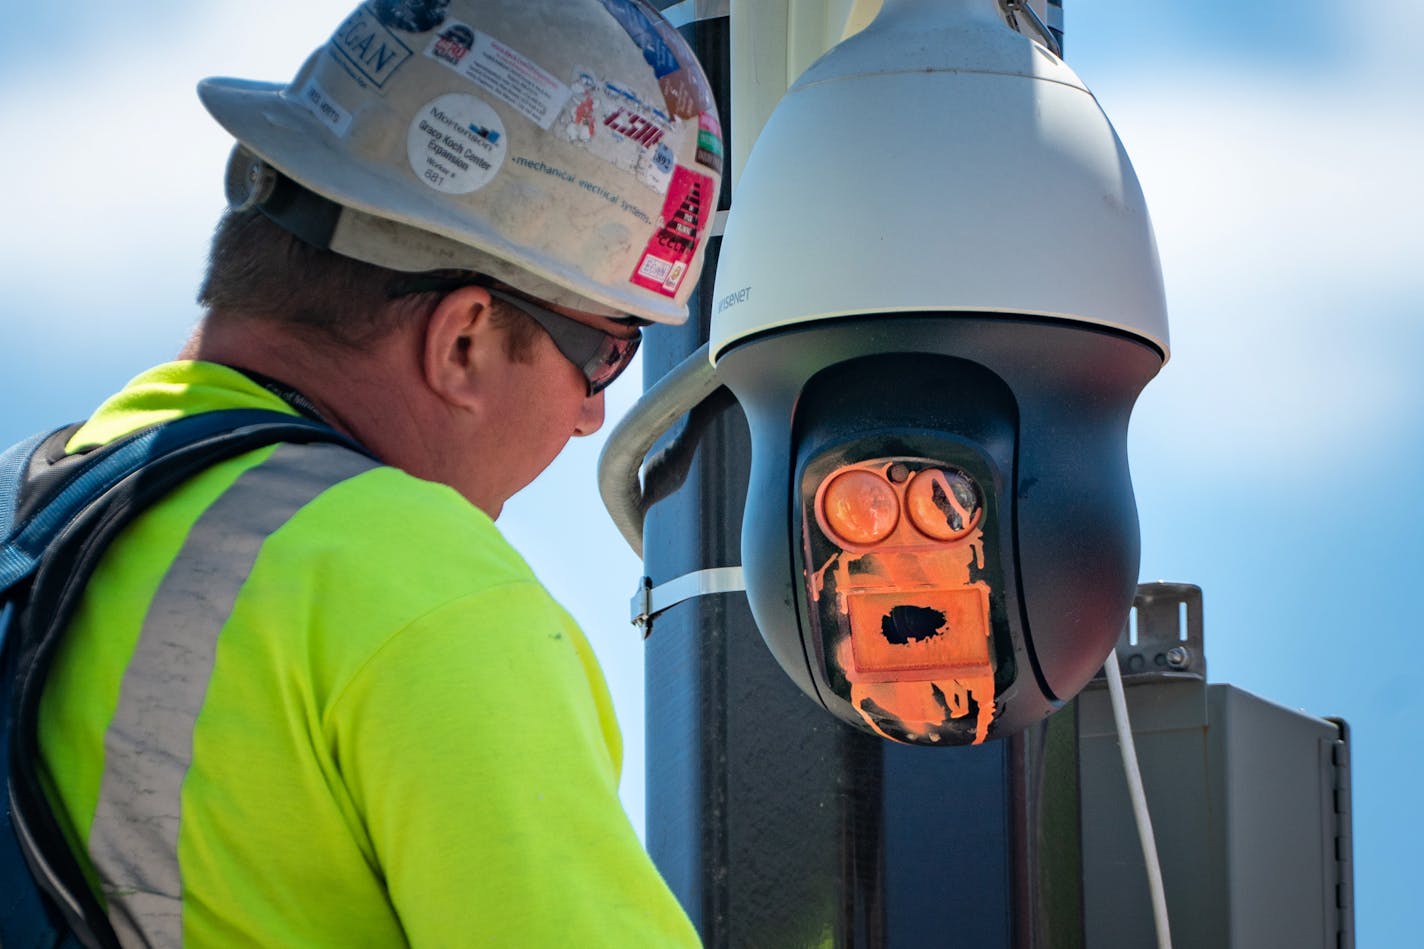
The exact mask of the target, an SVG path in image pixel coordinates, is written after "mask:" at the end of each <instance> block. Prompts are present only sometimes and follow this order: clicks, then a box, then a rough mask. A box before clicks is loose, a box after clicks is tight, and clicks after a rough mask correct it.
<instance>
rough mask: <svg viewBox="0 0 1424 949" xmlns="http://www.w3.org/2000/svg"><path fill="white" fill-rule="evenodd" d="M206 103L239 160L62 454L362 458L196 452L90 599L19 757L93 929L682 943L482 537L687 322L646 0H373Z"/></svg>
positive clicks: (695, 179)
mask: <svg viewBox="0 0 1424 949" xmlns="http://www.w3.org/2000/svg"><path fill="white" fill-rule="evenodd" d="M199 94H200V96H201V98H202V100H203V102H204V104H205V105H206V107H207V108H208V110H209V111H210V112H211V113H212V114H213V116H214V117H215V118H216V119H217V120H218V121H219V122H220V123H221V124H222V125H223V126H224V127H225V128H226V129H227V130H228V131H229V132H231V133H232V134H233V136H234V137H235V138H236V139H237V142H238V144H237V147H236V148H235V150H234V152H233V156H232V159H231V163H230V165H229V168H228V177H227V190H228V197H229V208H228V210H227V211H226V212H225V214H224V216H223V218H222V220H221V221H220V223H219V224H218V227H217V231H216V235H215V237H214V240H213V245H212V251H211V255H210V262H209V267H208V271H207V274H206V277H205V279H204V282H203V284H202V287H201V290H200V293H199V301H200V302H201V303H202V304H203V306H204V316H203V318H202V320H201V322H200V324H199V325H198V327H197V329H196V331H195V333H194V334H193V337H192V338H191V340H190V341H189V342H188V344H187V346H186V347H185V348H184V349H183V351H182V353H181V355H180V357H179V359H178V361H175V362H172V363H168V364H165V365H161V366H158V367H155V368H153V369H150V370H148V371H147V372H144V373H143V374H141V375H139V376H138V377H137V378H136V379H134V380H133V381H132V382H131V383H130V384H129V385H128V386H127V387H126V388H125V389H123V390H122V391H121V392H119V393H118V394H116V395H114V396H113V397H112V398H110V399H109V400H108V401H106V402H105V403H104V404H103V405H102V406H101V407H100V408H99V409H98V410H97V411H96V412H95V414H94V415H93V416H92V417H91V418H90V419H89V420H88V422H87V424H85V425H84V426H83V427H82V428H81V429H80V430H79V431H78V432H77V433H76V434H75V435H74V437H73V438H72V439H71V440H70V441H69V443H68V445H67V446H66V448H67V450H68V451H70V452H76V451H81V450H84V449H85V448H86V447H89V446H94V445H99V444H105V443H107V442H109V441H111V440H113V439H115V438H118V437H120V436H122V435H124V434H126V433H128V432H131V431H134V430H137V429H139V428H141V427H143V426H145V425H147V424H150V423H153V422H156V421H160V420H165V419H170V418H174V417H179V416H184V415H190V414H194V413H200V412H206V411H210V410H214V409H221V408H236V407H254V408H258V407H260V408H271V409H277V410H280V411H285V412H289V413H292V414H302V415H307V416H311V417H313V418H317V419H321V420H324V421H325V422H327V423H329V424H330V425H331V426H333V427H334V428H336V429H338V430H339V431H341V432H343V433H345V434H347V435H349V436H350V437H351V438H353V439H354V440H356V441H357V442H359V443H360V444H361V445H362V446H364V447H365V448H366V449H368V450H369V451H370V452H371V453H372V454H373V455H374V456H375V457H376V458H379V459H380V463H378V462H376V461H373V460H372V459H370V458H368V457H366V456H364V455H362V454H360V453H357V452H355V451H352V450H350V449H348V448H345V447H342V446H339V445H334V444H313V445H297V444H281V445H277V446H274V447H269V448H266V449H262V450H259V451H254V452H250V453H248V454H245V455H241V456H239V457H237V458H235V459H233V460H230V461H225V462H221V463H218V464H216V465H215V466H213V467H211V468H209V469H207V470H206V471H204V472H203V473H202V474H200V475H198V476H197V477H195V478H193V479H191V480H189V481H187V482H185V483H183V484H182V485H180V486H178V487H177V488H176V489H174V490H172V491H171V492H170V493H168V494H167V495H166V496H164V498H163V499H162V500H161V501H159V502H158V503H157V504H156V505H154V506H153V507H151V508H149V509H148V510H147V511H146V512H145V513H143V514H142V515H141V516H140V517H139V518H138V519H137V520H136V521H135V522H134V523H133V524H132V525H131V526H130V527H129V528H127V529H126V530H125V531H124V532H123V533H122V534H121V535H120V536H119V537H118V539H117V540H116V541H115V543H114V544H113V546H112V547H111V548H110V549H109V550H108V552H107V553H106V554H105V556H104V558H103V560H102V561H101V562H100V563H99V565H98V567H97V569H96V570H95V572H94V573H93V575H92V577H91V578H90V579H89V581H88V583H87V586H86V587H85V588H84V592H83V596H82V600H81V601H80V604H79V607H78V610H77V612H76V613H75V619H74V621H73V622H72V624H71V626H70V628H69V630H68V631H67V633H66V635H65V637H64V641H63V643H62V645H61V646H60V647H59V652H58V654H57V657H56V659H55V661H54V665H53V667H52V671H51V674H50V677H49V680H48V684H47V685H46V687H45V691H44V694H43V699H42V702H41V706H40V714H39V738H40V748H41V753H42V754H41V758H42V762H41V766H42V772H43V776H44V779H45V783H46V787H47V789H48V791H49V797H50V801H51V804H52V807H53V810H54V811H55V813H56V814H57V816H58V820H59V823H60V825H61V827H62V829H63V831H64V834H65V836H66V837H67V838H68V842H69V844H70V846H71V848H72V849H73V850H74V852H75V853H76V854H77V855H78V857H79V861H80V863H81V865H82V868H83V871H84V874H85V876H86V877H87V879H88V881H89V883H90V885H91V889H92V891H93V893H94V894H96V895H97V896H98V897H99V898H100V900H101V901H102V905H103V907H104V909H105V911H106V914H107V919H108V922H109V923H110V924H111V925H112V927H113V930H114V933H115V934H116V935H117V938H118V941H119V942H121V943H122V944H124V945H139V944H151V945H164V946H172V945H179V944H182V943H185V942H186V943H190V944H193V945H227V944H246V945H264V946H306V945H313V946H315V945H333V946H335V945H343V946H346V945H401V944H412V945H437V946H448V945H466V944H470V945H491V946H510V947H514V946H519V947H523V946H550V945H560V946H564V945H569V946H580V947H584V946H599V945H607V946H620V947H626V946H664V945H695V944H696V943H697V936H696V933H695V931H694V930H693V928H692V926H691V924H690V922H689V921H688V919H687V917H686V916H685V915H684V913H683V911H682V910H681V908H680V907H679V906H678V904H677V902H676V900H675V899H674V898H673V896H672V894H671V893H670V891H669V890H668V888H667V887H666V885H665V884H664V883H663V881H662V880H661V878H660V877H659V876H658V873H657V871H656V869H655V868H654V867H653V865H652V863H651V861H650V860H649V858H648V856H647V854H646V853H645V852H644V851H643V849H642V847H641V845H640V844H639V842H638V840H637V838H636V836H635V834H634V831H633V829H632V827H631V826H630V824H629V821H628V819H627V816H626V815H625V814H624V812H623V811H622V808H621V805H620V803H619V799H618V796H617V782H618V771H619V759H620V738H619V734H618V729H617V724H616V722H615V720H614V716H613V709H612V706H611V704H610V700H609V696H608V693H607V690H606V687H605V684H604V681H603V679H602V676H601V673H600V672H599V669H598V666H597V663H596V661H595V659H594V657H593V655H592V653H591V652H590V650H589V647H588V644H587V642H586V641H585V639H584V637H583V635H582V634H581V633H580V631H579V629H578V628H577V626H576V625H575V623H574V622H573V620H572V619H571V618H570V617H569V616H568V614H567V613H565V612H564V610H563V609H561V608H560V607H559V606H558V605H557V604H556V603H554V602H553V600H552V599H551V598H550V596H549V594H548V593H547V592H546V591H545V590H544V588H543V587H542V586H540V584H539V582H538V580H537V579H536V578H535V576H534V574H533V573H532V572H531V570H530V568H529V567H528V566H527V565H526V564H525V563H524V562H523V561H522V560H521V559H520V557H519V556H518V554H516V553H515V552H514V550H512V549H511V548H510V547H509V546H508V544H507V543H506V542H505V541H504V540H503V539H502V538H501V536H500V534H499V532H498V531H497V530H496V528H495V526H494V524H493V519H494V518H496V517H497V516H498V514H499V512H500V508H501V506H502V505H503V504H504V502H505V500H506V499H508V498H509V497H510V496H511V495H512V494H514V493H515V492H516V491H518V490H519V489H521V488H522V487H524V486H525V485H526V484H528V483H529V482H530V481H531V480H532V479H533V478H534V477H535V476H536V475H538V474H539V472H540V471H542V470H543V469H544V468H545V466H547V465H548V464H549V463H550V461H552V459H553V458H554V457H555V455H557V454H558V452H559V451H560V450H561V449H562V448H563V446H564V444H565V443H566V442H567V441H568V439H569V438H570V437H572V436H575V435H586V434H589V433H591V432H593V431H595V430H596V429H597V428H598V427H599V426H600V424H601V423H602V421H603V412H604V408H603V395H602V389H603V387H604V386H606V385H608V384H609V383H610V382H611V381H612V380H613V379H614V378H615V377H616V376H617V375H618V374H619V373H620V372H621V371H622V370H623V369H624V368H626V366H627V365H628V362H629V360H630V359H631V358H632V355H633V353H634V351H635V349H636V348H637V345H638V340H639V333H640V330H639V327H640V326H642V325H646V324H649V323H678V322H680V321H682V320H684V319H685V318H686V301H687V298H688V295H689V294H690V292H691V290H692V287H693V286H694V284H695V283H696V280H697V276H698V273H699V271H700V268H701V265H702V256H703V252H704V250H705V246H706V233H707V227H708V226H709V223H710V215H711V213H712V204H713V202H714V201H715V196H716V194H717V188H718V183H719V180H720V172H721V139H720V126H719V124H718V121H717V116H716V110H715V105H714V103H713V101H712V98H711V95H710V93H709V92H708V87H707V82H706V79H705V77H704V76H703V74H702V72H701V70H700V68H699V66H698V65H697V63H696V61H695V60H694V58H693V57H692V55H691V53H690V52H689V51H688V49H687V47H686V46H685V44H684V43H683V42H682V40H681V39H680V38H679V37H678V35H677V34H676V32H675V31H673V30H672V29H671V28H670V27H669V26H668V25H667V24H666V23H665V22H664V21H662V20H661V18H660V17H659V16H658V15H657V14H656V13H654V12H652V11H651V9H650V8H648V7H647V6H646V5H645V4H644V3H643V2H642V0H579V2H574V0H448V2H446V0H372V2H369V3H366V4H364V5H363V6H361V7H359V8H358V9H357V10H355V11H354V12H353V13H352V14H351V15H350V16H349V17H348V18H347V19H346V20H345V21H344V22H342V23H341V24H340V26H339V27H338V28H337V29H336V32H335V33H334V34H333V36H332V38H331V40H330V42H329V43H327V44H326V45H325V46H323V47H322V48H321V49H319V50H317V51H316V52H315V53H314V54H313V55H312V56H311V58H310V59H308V60H307V62H306V63H305V65H303V66H302V68H301V70H300V71H299V72H298V74H297V76H296V78H295V79H293V80H292V82H291V83H290V84H287V85H286V86H280V85H273V84H264V83H254V82H245V81H237V80H226V79H214V80H207V81H205V82H204V83H203V84H202V85H201V86H200V88H199ZM570 555H571V556H578V557H588V556H596V555H597V554H596V552H594V551H589V550H584V549H580V548H579V546H578V543H577V539H576V538H570Z"/></svg>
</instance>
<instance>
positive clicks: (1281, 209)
mask: <svg viewBox="0 0 1424 949" xmlns="http://www.w3.org/2000/svg"><path fill="white" fill-rule="evenodd" d="M1397 66H1398V67H1405V66H1407V63H1405V62H1403V61H1400V62H1398V63H1397ZM1409 81H1414V80H1412V78H1411V79H1410V80H1409ZM1123 83H1124V84H1123V86H1122V87H1121V88H1116V87H1112V84H1111V82H1110V83H1109V89H1108V92H1107V93H1106V94H1104V92H1103V90H1102V89H1101V88H1100V89H1099V94H1100V96H1102V97H1103V98H1104V100H1105V107H1106V108H1107V110H1108V111H1109V114H1110V116H1111V118H1112V120H1113V122H1114V123H1115V125H1116V126H1117V127H1118V129H1119V132H1120V134H1121V135H1122V138H1123V140H1124V141H1125V143H1126V145H1127V147H1128V151H1129V152H1130V154H1131V155H1132V158H1133V162H1134V164H1135V166H1136V168H1137V170H1138V174H1139V177H1140V178H1141V180H1142V182H1143V187H1144V191H1145V192H1146V194H1147V198H1148V204H1149V207H1150V209H1151V212H1152V216H1153V222H1154V225H1155V227H1156V231H1157V235H1158V243H1159V248H1160V251H1161V254H1162V261H1163V269H1164V275H1165V280H1166V284H1167V291H1168V303H1169V308H1170V315H1171V322H1172V335H1173V342H1174V358H1173V362H1172V363H1171V364H1169V365H1168V367H1167V368H1166V370H1165V372H1164V374H1163V376H1162V377H1161V378H1159V379H1158V380H1157V381H1155V382H1154V383H1152V385H1151V386H1150V387H1149V389H1148V391H1147V393H1146V394H1145V395H1144V397H1143V400H1142V405H1141V407H1140V409H1139V414H1138V418H1137V424H1136V431H1135V436H1134V438H1135V446H1136V447H1137V448H1138V449H1139V450H1141V451H1146V452H1148V453H1150V454H1151V455H1153V456H1157V457H1161V456H1163V455H1166V456H1168V457H1171V458H1172V459H1173V460H1175V461H1178V462H1180V461H1183V460H1185V459H1186V457H1187V456H1190V458H1191V460H1192V463H1193V464H1195V465H1198V466H1200V465H1207V466H1212V465H1215V464H1221V465H1225V466H1229V467H1231V468H1232V469H1235V470H1238V471H1241V470H1245V471H1251V470H1252V469H1256V470H1259V469H1269V470H1275V471H1282V470H1288V469H1290V468H1292V467H1298V466H1301V465H1306V464H1309V463H1312V462H1319V461H1323V460H1326V459H1328V458H1329V457H1330V455H1331V452H1333V451H1335V450H1337V448H1336V446H1337V445H1338V434H1339V433H1340V432H1341V431H1349V432H1351V433H1352V436H1353V437H1356V438H1359V439H1363V440H1378V441H1380V442H1384V441H1386V440H1387V439H1389V438H1390V437H1391V436H1396V437H1397V434H1398V431H1399V429H1400V427H1401V425H1404V426H1410V425H1412V426H1414V427H1415V428H1417V427H1418V426H1419V425H1420V424H1421V420H1424V382H1421V381H1420V378H1419V376H1418V373H1417V371H1416V370H1415V367H1414V365H1413V358H1412V357H1411V356H1408V355H1406V354H1407V353H1408V352H1410V351H1417V350H1418V347H1419V345H1420V344H1421V343H1424V331H1421V329H1420V328H1419V320H1418V316H1419V304H1418V303H1417V301H1419V300H1420V299H1424V270H1421V267H1420V263H1421V261H1424V240H1421V237H1420V234H1419V225H1418V221H1419V219H1420V217H1421V216H1424V180H1421V177H1420V176H1419V175H1418V174H1417V173H1415V172H1414V171H1413V169H1414V168H1415V167H1416V166H1417V164H1418V156H1419V155H1420V154H1424V122H1420V121H1419V120H1418V119H1417V118H1411V117H1412V116H1417V115H1418V111H1417V98H1413V97H1409V98H1413V101H1405V99H1406V98H1407V97H1406V95H1405V93H1406V91H1407V89H1408V86H1407V85H1406V84H1405V82H1404V81H1401V77H1400V76H1397V75H1393V74H1392V73H1391V72H1390V71H1387V70H1382V69H1381V68H1380V65H1379V62H1378V60H1377V59H1374V58H1370V59H1362V60H1359V61H1357V65H1356V67H1355V68H1352V69H1350V70H1346V71H1343V72H1337V73H1334V74H1331V75H1326V76H1319V77H1315V78H1304V79H1303V78H1299V77H1297V78H1295V79H1293V80H1287V79H1283V78H1282V77H1280V76H1278V75H1269V74H1262V73H1252V72H1239V73H1236V74H1224V73H1222V72H1221V71H1216V72H1214V73H1212V74H1211V75H1209V76H1207V77H1202V76H1196V75H1186V74H1180V73H1178V74H1172V75H1165V76H1156V77H1152V78H1150V79H1149V80H1147V81H1145V82H1144V81H1141V79H1140V77H1134V78H1133V80H1132V81H1131V83H1130V84H1128V82H1127V81H1126V80H1125V79H1124V80H1123Z"/></svg>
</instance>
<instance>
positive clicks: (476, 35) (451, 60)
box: [425, 20, 569, 130]
mask: <svg viewBox="0 0 1424 949" xmlns="http://www.w3.org/2000/svg"><path fill="white" fill-rule="evenodd" d="M425 55H426V56H429V57H430V58H431V59H433V60H435V61H436V62H437V63H444V64H445V65H446V66H448V67H450V68H451V69H453V70H455V72H457V73H459V74H460V75H462V76H464V77H465V78H466V79H468V80H470V82H473V83H474V84H475V85H477V86H479V87H481V88H482V89H485V90H487V91H489V92H490V93H492V94H494V95H495V96H498V97H499V98H500V99H502V100H504V102H506V103H508V104H509V105H510V106H512V107H513V108H515V109H517V110H518V111H519V113H520V114H521V115H523V116H524V117H525V118H527V119H528V120H529V121H531V122H533V123H534V124H535V125H537V126H539V127H540V128H541V129H546V130H547V129H548V128H549V126H551V125H553V124H554V117H555V116H557V115H558V114H559V110H560V109H561V108H563V105H564V103H565V102H566V101H567V100H568V98H569V87H568V86H566V85H564V84H563V83H562V82H560V81H559V80H558V79H556V78H555V77H554V76H553V75H552V74H551V73H549V72H548V71H547V70H545V69H543V68H541V67H540V66H539V64H538V63H536V62H534V61H533V60H532V59H530V58H529V57H528V56H525V55H523V54H522V53H520V52H519V51H518V50H516V49H513V48H511V47H510V46H507V45H505V44H504V43H501V42H500V41H499V40H497V39H495V38H494V37H492V36H490V35H489V34H487V33H481V32H480V31H479V30H476V29H474V28H472V27H470V26H469V25H468V24H465V23H457V22H455V21H453V20H452V21H450V22H449V23H448V24H446V26H445V29H443V30H441V31H440V34H439V35H438V36H436V37H435V38H434V39H432V40H431V41H430V43H429V45H428V46H426V47H425Z"/></svg>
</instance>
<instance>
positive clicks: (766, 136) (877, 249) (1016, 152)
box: [710, 0, 1168, 363]
mask: <svg viewBox="0 0 1424 949" xmlns="http://www.w3.org/2000/svg"><path fill="white" fill-rule="evenodd" d="M926 311H939V312H944V313H946V314H949V313H953V312H956V311H959V312H976V313H1004V314H1013V315H1016V316H1039V317H1047V318H1052V319H1062V320H1071V321H1074V322H1079V323H1089V324H1098V325H1101V326H1106V327H1111V328H1113V329H1117V330H1120V331H1122V332H1124V333H1129V334H1133V335H1135V336H1139V337H1141V338H1142V339H1143V340H1145V341H1147V342H1148V343H1150V344H1151V345H1152V346H1153V347H1155V348H1156V349H1157V350H1158V351H1160V352H1161V354H1162V356H1163V358H1164V359H1165V358H1166V355H1167V351H1168V336H1167V312H1166V302H1165V300H1164V297H1163V291H1162V277H1161V267H1160V264H1159V263H1158V258H1157V248H1156V244H1155V242H1154V240H1153V236H1152V225H1151V222H1150V221H1149V219H1148V215H1147V206H1146V203H1145V201H1144V200H1143V196H1142V189H1141V187H1140V186H1139V184H1138V181H1137V176H1136V175H1135V174H1134V173H1133V170H1132V164H1131V162H1129V160H1128V157H1127V154H1126V152H1125V151H1124V150H1123V147H1122V143H1121V142H1120V141H1119V140H1118V137H1117V135H1116V134H1115V133H1114V131H1113V128H1112V125H1111V124H1109V122H1108V119H1107V117H1106V116H1105V115H1104V114H1103V111H1102V109H1101V108H1100V107H1099V106H1098V102H1097V100H1096V99H1095V98H1094V97H1093V95H1092V93H1091V92H1089V91H1088V89H1087V87H1086V86H1084V85H1083V82H1082V81H1081V80H1080V79H1079V78H1078V76H1077V75H1076V74H1075V73H1074V72H1073V70H1072V69H1070V68H1069V67H1068V66H1067V65H1065V64H1064V63H1063V61H1062V60H1061V59H1059V58H1058V57H1056V56H1054V55H1053V54H1052V53H1051V52H1049V51H1048V50H1047V49H1046V48H1045V47H1043V46H1042V45H1040V44H1039V43H1037V42H1034V41H1032V40H1031V39H1030V38H1029V37H1028V36H1026V35H1024V34H1020V33H1018V32H1015V31H1014V30H1012V29H1010V28H1009V26H1008V25H1007V24H1006V23H1005V21H1004V18H1003V14H1002V12H1001V11H1000V8H999V5H998V3H997V2H996V0H886V3H885V5H884V8H883V9H882V11H881V13H880V15H879V16H878V17H877V18H876V19H875V20H874V22H872V23H871V24H870V25H869V26H867V27H866V28H865V29H864V30H863V31H861V32H860V33H857V34H856V35H854V36H852V37H850V38H849V39H847V40H845V41H844V42H842V43H841V44H840V45H838V46H836V47H835V48H834V49H832V50H831V51H830V52H828V53H827V54H826V55H825V56H823V57H822V58H821V59H819V60H818V61H817V62H816V63H815V64H814V65H812V66H811V67H810V68H809V69H808V70H807V71H806V72H805V73H804V74H803V75H802V76H801V77H800V78H799V79H798V80H797V81H796V83H795V84H794V85H793V86H792V87H791V89H790V90H788V92H787V93H786V96H785V97H784V98H783V99H782V100H781V102H780V103H779V104H778V105H777V107H776V111H775V113H774V115H773V118H772V119H771V120H770V121H768V122H767V125H766V127H765V128H764V129H763V131H762V132H761V135H760V136H759V137H758V139H757V141H756V144H755V147H754V149H753V151H752V154H751V156H750V157H749V159H748V161H747V165H746V167H745V169H744V170H743V171H742V173H741V175H740V178H739V179H738V181H737V190H736V195H735V201H734V204H733V207H732V210H731V211H730V212H729V214H728V218H727V226H726V231H725V235H724V240H723V244H722V252H721V257H720V259H719V262H718V267H717V278H716V284H715V290H714V293H713V305H712V326H711V339H710V342H711V347H710V355H711V358H712V361H713V362H714V363H716V362H717V361H718V360H719V359H720V357H721V355H722V354H723V353H725V352H726V351H727V350H728V349H729V348H730V347H732V346H733V345H735V344H736V343H738V342H739V341H741V340H744V339H746V338H747V337H749V336H753V335H755V334H757V333H761V332H764V331H766V330H770V329H776V328H778V327H785V326H789V325H792V324H796V323H806V322H813V321H818V320H828V319H835V318H838V317H845V316H855V315H865V314H893V313H897V312H926Z"/></svg>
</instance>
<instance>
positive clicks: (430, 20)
mask: <svg viewBox="0 0 1424 949" xmlns="http://www.w3.org/2000/svg"><path fill="white" fill-rule="evenodd" d="M367 5H368V6H369V7H370V8H371V11H372V12H373V13H375V14H376V19H378V20H380V21H381V22H382V23H384V24H385V25H386V26H389V27H391V28H392V29H396V30H405V31H406V32H407V33H424V32H426V31H428V30H433V29H435V28H436V27H437V26H439V25H440V24H441V23H444V22H445V8H446V7H448V6H449V5H450V0H371V2H370V3H369V4H367Z"/></svg>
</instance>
